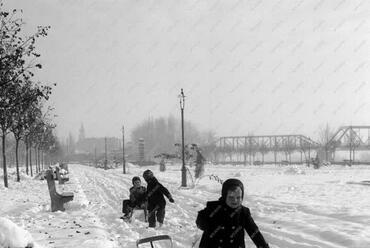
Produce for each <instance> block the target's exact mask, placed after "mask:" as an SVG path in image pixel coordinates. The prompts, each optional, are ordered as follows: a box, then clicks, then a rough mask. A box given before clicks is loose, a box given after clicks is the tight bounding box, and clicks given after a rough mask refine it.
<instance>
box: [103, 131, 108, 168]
mask: <svg viewBox="0 0 370 248" xmlns="http://www.w3.org/2000/svg"><path fill="white" fill-rule="evenodd" d="M104 143H105V147H104V149H105V158H104V170H106V169H108V168H107V164H108V159H107V137H105V138H104Z"/></svg>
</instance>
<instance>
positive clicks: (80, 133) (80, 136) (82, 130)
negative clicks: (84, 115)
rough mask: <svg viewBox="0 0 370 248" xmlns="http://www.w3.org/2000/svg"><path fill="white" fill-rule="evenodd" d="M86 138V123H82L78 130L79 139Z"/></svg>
mask: <svg viewBox="0 0 370 248" xmlns="http://www.w3.org/2000/svg"><path fill="white" fill-rule="evenodd" d="M84 139H85V128H84V125H83V124H81V127H80V130H79V131H78V141H80V142H81V141H83V140H84Z"/></svg>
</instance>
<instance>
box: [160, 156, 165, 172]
mask: <svg viewBox="0 0 370 248" xmlns="http://www.w3.org/2000/svg"><path fill="white" fill-rule="evenodd" d="M159 171H162V172H163V171H166V163H165V158H164V157H162V158H161V162H159Z"/></svg>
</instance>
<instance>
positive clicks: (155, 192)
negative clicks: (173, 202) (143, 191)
mask: <svg viewBox="0 0 370 248" xmlns="http://www.w3.org/2000/svg"><path fill="white" fill-rule="evenodd" d="M147 184H148V185H147V197H148V209H151V208H153V207H155V206H157V205H158V206H165V205H166V200H165V199H164V197H163V195H165V196H166V197H167V198H168V199H172V196H171V194H170V192H169V191H168V189H167V188H166V187H164V186H163V185H162V184H161V183H159V182H158V180H157V179H156V178H155V177H152V178H150V180H149V181H147Z"/></svg>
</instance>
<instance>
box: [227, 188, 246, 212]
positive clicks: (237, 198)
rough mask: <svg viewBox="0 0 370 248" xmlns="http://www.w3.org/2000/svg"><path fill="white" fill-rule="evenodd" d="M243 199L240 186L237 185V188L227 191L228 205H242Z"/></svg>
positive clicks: (234, 206) (235, 206)
mask: <svg viewBox="0 0 370 248" xmlns="http://www.w3.org/2000/svg"><path fill="white" fill-rule="evenodd" d="M242 201H243V198H242V190H241V188H240V187H237V188H236V189H235V190H229V191H227V195H226V205H228V206H229V207H231V208H237V207H239V206H240V205H242Z"/></svg>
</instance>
